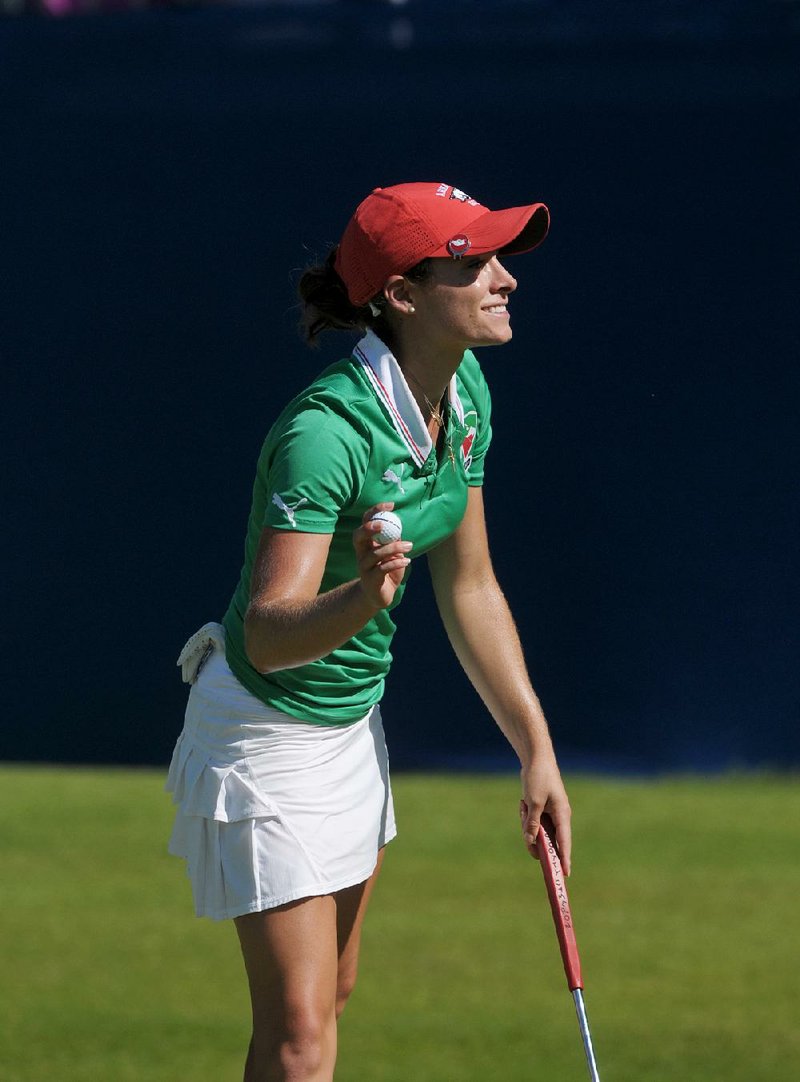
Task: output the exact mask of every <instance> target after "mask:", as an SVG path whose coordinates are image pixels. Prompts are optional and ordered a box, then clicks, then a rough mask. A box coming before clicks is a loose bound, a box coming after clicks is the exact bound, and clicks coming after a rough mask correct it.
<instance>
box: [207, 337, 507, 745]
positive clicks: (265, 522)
mask: <svg viewBox="0 0 800 1082" xmlns="http://www.w3.org/2000/svg"><path fill="white" fill-rule="evenodd" d="M446 402H447V411H446V441H445V445H444V447H443V449H442V450H441V451H439V452H438V453H437V451H436V448H435V447H434V446H433V445H432V443H431V439H430V436H429V434H428V431H427V428H426V426H425V423H424V421H423V418H422V414H421V413H420V411H419V408H418V406H417V404H416V402H415V400H414V398H413V396H412V394H411V392H410V390H409V388H408V385H407V383H406V381H405V379H404V377H403V373H402V371H401V369H400V366H399V365H398V363H397V361H396V360H395V358H394V357H393V356H392V354H391V353H390V352H389V350H388V349H387V347H386V346H385V345H384V344H383V343H382V342H381V340H380V339H379V338H378V337H377V336H376V335H375V334H373V333H372V332H368V333H367V335H366V336H365V338H363V339H362V340H361V341H360V342H359V344H358V345H357V346H356V348H355V350H354V352H353V354H352V356H351V357H348V358H347V359H345V360H342V361H339V362H338V363H337V364H334V365H332V366H331V367H330V368H327V369H326V370H325V371H324V372H322V373H321V374H320V376H319V377H318V378H317V379H316V380H315V381H314V383H312V384H311V386H310V387H308V388H307V389H306V390H305V391H303V392H302V393H301V394H299V395H298V396H297V397H296V398H294V399H293V400H292V401H291V402H290V403H289V405H288V406H287V407H286V409H285V410H284V411H283V413H281V415H280V416H279V417H278V419H277V421H276V422H275V424H274V425H273V426H272V429H271V430H270V432H269V434H268V436H267V438H266V440H265V442H264V446H263V448H262V451H261V454H260V456H259V460H258V467H257V472H256V479H255V484H254V486H253V501H252V507H251V511H250V518H249V522H248V527H247V537H246V540H245V559H244V566H243V568H242V574H241V578H240V580H239V585H238V587H237V589H236V592H235V593H234V595H233V598H232V600H231V603H230V606H229V607H228V611H227V612H226V614H225V617H224V619H223V624H224V626H225V631H226V635H227V648H226V654H227V660H228V664H229V665H230V667H231V669H232V671H233V672H234V674H235V675H236V677H237V678H238V679H239V681H240V682H241V683H242V684H243V685H244V686H245V687H246V688H247V689H248V690H249V691H251V692H252V693H253V694H254V695H255V696H256V697H257V698H259V699H260V700H261V701H262V702H264V703H266V704H267V705H268V706H271V707H273V708H275V709H276V710H281V711H283V712H284V713H286V714H290V715H292V716H293V717H296V718H298V719H300V720H303V721H308V722H314V723H317V724H320V725H341V724H347V723H349V722H352V721H357V720H358V719H359V718H362V717H364V715H365V714H367V713H368V712H369V709H370V707H372V706H373V705H374V704H375V703H376V702H378V701H379V700H380V698H381V695H382V694H383V687H384V681H385V678H386V674H387V673H388V671H389V666H390V664H391V660H392V656H391V653H390V651H389V647H390V644H391V641H392V636H393V635H394V632H395V624H394V621H393V620H392V617H391V615H390V611H389V610H388V609H384V610H382V611H381V612H379V613H378V614H377V615H376V616H375V617H374V618H373V619H371V620H370V621H369V622H368V623H367V624H366V625H365V626H364V627H363V628H362V629H361V631H359V632H358V634H356V635H354V636H353V638H351V639H349V640H348V641H347V642H346V643H344V644H343V645H342V646H340V647H339V648H338V649H336V650H334V651H333V652H332V653H331V654H328V655H327V656H326V657H323V658H320V659H319V660H318V661H313V662H310V663H309V664H307V665H301V666H299V667H298V668H295V669H282V670H279V671H277V672H271V673H268V674H266V675H264V674H261V673H259V672H257V671H256V670H255V669H254V668H253V666H252V665H251V664H250V662H249V661H248V660H247V656H246V654H245V651H244V634H243V621H244V614H245V611H246V610H247V605H248V602H249V598H250V578H251V572H252V567H253V561H254V559H255V555H256V551H257V549H258V544H259V540H260V537H261V532H262V530H263V528H264V527H265V526H271V527H273V528H275V529H279V530H290V531H291V530H296V531H297V532H299V533H326V534H331V535H332V538H331V545H330V550H329V553H328V559H327V562H326V565H325V572H324V575H323V579H322V584H321V586H320V592H321V593H324V592H326V591H327V590H330V589H332V588H333V587H335V586H339V585H341V584H342V583H344V582H350V581H352V580H353V579H355V578H357V577H358V568H357V566H356V559H355V551H354V549H353V541H352V534H353V531H354V530H356V529H357V528H358V527H359V526H360V525H361V520H362V517H363V515H364V512H365V511H367V510H368V509H369V508H370V507H372V506H373V504H376V503H381V502H384V501H389V500H391V501H393V502H394V505H395V506H394V510H395V513H396V514H398V515H399V516H400V518H401V520H402V523H403V537H404V538H405V539H407V540H409V541H413V542H414V548H413V549H412V550H411V553H410V555H411V557H412V558H413V559H416V558H417V557H419V556H422V555H423V554H424V553H425V552H427V551H428V550H429V549H431V548H433V547H434V546H435V545H438V544H439V543H440V542H441V541H443V540H444V539H445V538H446V537H448V536H449V535H450V534H451V533H452V532H453V531H454V530H455V529H456V527H457V526H458V525H459V523H460V522H461V520H462V518H463V517H464V512H465V510H466V505H467V489H468V487H469V486H471V485H481V484H482V483H483V464H484V456H485V454H486V450H487V448H488V446H489V442H490V440H491V425H490V411H491V403H490V398H489V391H488V388H487V386H486V381H485V379H484V377H483V373H482V372H481V369H480V366H479V364H478V362H477V360H476V359H475V357H474V355H473V354H472V353H471V352H469V351H468V352H466V353H465V354H464V358H463V360H462V362H461V364H460V365H459V367H458V370H457V371H456V373H455V375H454V377H453V379H452V381H451V383H450V386H449V388H448V393H447V396H446ZM410 570H411V567H409V568H408V570H407V572H406V575H405V578H404V581H403V583H402V584H401V586H400V587H399V588H398V590H397V592H396V593H395V596H394V601H393V603H392V606H391V608H394V607H395V606H396V605H398V604H399V603H400V601H401V600H402V597H403V594H404V592H405V588H406V583H407V581H408V576H409V572H410Z"/></svg>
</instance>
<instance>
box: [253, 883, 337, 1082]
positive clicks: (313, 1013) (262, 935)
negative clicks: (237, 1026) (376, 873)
mask: <svg viewBox="0 0 800 1082" xmlns="http://www.w3.org/2000/svg"><path fill="white" fill-rule="evenodd" d="M235 924H236V930H237V932H238V934H239V942H240V944H241V947H242V955H243V957H244V963H245V968H246V970H247V978H248V982H249V985H250V998H251V1001H252V1005H253V1038H252V1041H251V1044H250V1050H249V1052H248V1057H247V1065H246V1068H245V1076H244V1079H245V1082H332V1079H333V1069H334V1065H335V1063H336V1014H335V1004H336V975H337V970H338V957H337V938H336V902H335V900H334V898H333V896H332V895H327V896H322V897H319V898H303V899H301V900H299V901H296V902H290V903H289V904H288V905H283V906H279V907H277V908H276V909H269V910H266V911H265V912H263V913H250V914H248V915H246V916H244V917H237V918H236V921H235Z"/></svg>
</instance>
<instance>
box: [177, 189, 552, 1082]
mask: <svg viewBox="0 0 800 1082" xmlns="http://www.w3.org/2000/svg"><path fill="white" fill-rule="evenodd" d="M548 225H549V214H548V211H547V208H546V207H545V206H544V205H543V204H541V203H533V204H531V205H529V206H524V207H514V208H511V209H508V210H501V211H490V210H487V208H486V207H484V206H482V205H481V204H480V203H478V202H476V201H475V200H474V199H472V198H470V197H469V196H468V195H466V194H465V193H464V192H462V191H460V190H459V189H457V188H453V187H451V186H450V185H448V184H436V183H431V184H427V183H420V184H400V185H397V186H395V187H391V188H377V189H376V190H375V191H373V192H372V193H371V194H370V195H368V196H367V198H366V199H365V200H364V201H363V202H362V203H361V204H360V206H359V207H358V209H357V210H356V212H355V214H354V215H353V217H352V219H351V220H350V222H349V223H348V225H347V228H346V229H345V231H344V235H343V236H342V239H341V243H340V244H339V245H337V246H336V248H334V250H333V251H332V252H331V253H330V255H329V257H328V259H327V260H326V262H325V263H324V264H322V265H320V266H317V267H314V268H312V269H310V270H308V271H306V273H305V274H304V275H303V276H302V278H301V280H300V284H299V292H300V297H301V301H302V305H303V313H304V321H305V326H306V331H307V336H308V339H309V341H313V340H314V339H316V337H317V335H319V334H320V332H322V331H324V330H326V329H327V328H337V329H342V328H347V329H351V330H353V331H357V332H358V333H359V335H360V336H361V337H360V341H359V342H358V344H357V345H356V346H355V348H354V350H353V353H352V355H351V356H349V357H347V358H346V359H345V360H341V361H339V362H338V363H337V364H334V365H332V366H331V367H329V368H327V369H326V370H325V371H324V372H323V373H322V374H321V375H320V376H319V378H318V379H316V380H315V381H314V383H312V384H311V386H310V387H309V388H308V389H307V390H305V391H303V392H302V393H301V394H299V395H298V396H297V397H296V398H295V399H294V400H293V401H291V402H290V403H289V404H288V406H287V407H286V408H285V409H284V411H283V413H281V415H280V416H279V417H278V419H277V421H276V422H275V424H274V425H273V427H272V429H271V431H270V432H269V434H268V436H267V439H266V442H265V443H264V447H263V450H262V452H261V455H260V458H259V461H258V468H257V473H256V480H255V485H254V489H253V503H252V509H251V513H250V519H249V524H248V529H247V537H246V543H245V561H244V567H243V569H242V575H241V579H240V581H239V585H238V587H237V589H236V592H235V593H234V595H233V599H232V601H231V604H230V607H229V608H228V611H227V613H226V614H225V617H224V619H223V622H222V625H219V624H208V625H206V627H204V628H202V629H201V630H200V631H199V632H197V633H196V634H195V635H194V636H193V637H192V638H191V639H190V640H189V642H188V643H187V645H186V647H185V648H184V651H183V652H182V654H181V657H180V664H181V665H182V667H183V673H184V678H185V679H186V680H187V682H189V683H191V685H192V687H191V691H190V694H189V703H188V707H187V712H186V723H185V726H184V730H183V732H182V734H181V736H180V738H179V740H178V743H177V746H176V749H175V753H174V756H173V760H172V765H171V767H170V775H169V782H168V787H169V788H170V790H171V791H172V792H173V793H174V797H175V802H176V803H177V804H178V810H177V815H176V821H175V827H174V831H173V834H172V838H171V841H170V850H171V852H173V853H175V854H177V855H179V856H181V857H184V858H186V860H187V864H188V872H189V876H190V878H191V882H192V888H193V894H194V900H195V908H196V911H197V913H198V915H204V916H209V917H212V918H215V919H223V918H233V919H234V921H235V924H236V929H237V932H238V934H239V940H240V943H241V949H242V953H243V956H244V963H245V967H246V970H247V976H248V980H249V985H250V994H251V998H252V1007H253V1035H252V1040H251V1043H250V1049H249V1053H248V1056H247V1064H246V1067H245V1073H244V1078H245V1082H268V1080H269V1082H273V1080H274V1082H277V1080H291V1082H301V1080H302V1082H330V1080H331V1079H332V1078H333V1072H334V1065H335V1061H336V1020H337V1018H338V1016H339V1014H340V1013H341V1011H342V1009H343V1008H344V1005H345V1003H346V1001H347V998H348V996H349V994H350V992H351V991H352V989H353V985H354V982H355V977H356V968H357V963H358V950H359V940H360V935H361V926H362V922H363V920H364V913H365V910H366V907H367V903H368V900H369V896H370V891H371V889H372V887H373V885H374V883H375V879H376V876H377V875H378V870H379V868H380V864H381V858H382V856H383V851H384V847H385V846H386V843H387V842H389V841H390V840H391V839H392V838H393V837H394V834H395V823H394V814H393V808H392V794H391V788H390V783H389V768H388V758H387V754H386V745H385V742H384V736H383V729H382V725H381V717H380V708H379V703H380V699H381V695H382V693H383V687H384V680H385V678H386V675H387V672H388V669H389V663H390V654H389V646H390V643H391V639H392V635H393V633H394V630H395V627H394V623H393V622H392V617H391V610H392V609H393V608H394V606H395V605H397V604H398V603H399V602H400V600H401V598H402V595H403V591H404V589H405V585H406V580H407V578H408V575H409V571H410V566H411V560H412V558H413V557H418V556H421V555H422V554H423V553H425V554H427V557H428V564H429V567H430V573H431V578H432V581H433V587H434V591H435V595H436V601H437V604H438V608H439V611H440V613H441V616H442V620H443V622H444V626H445V628H446V630H447V634H448V636H449V638H450V641H451V643H452V645H453V649H454V650H455V652H456V655H457V656H458V659H459V661H460V662H461V664H462V666H463V667H464V669H465V671H466V672H467V675H468V676H469V678H470V680H471V681H472V683H473V685H474V686H475V688H476V690H477V691H478V692H479V694H480V695H481V697H482V699H483V701H484V703H485V704H486V706H487V708H488V710H489V711H490V713H491V714H492V716H493V717H494V719H495V721H496V722H497V724H498V725H499V726H500V728H501V730H502V731H503V733H504V734H505V735H506V737H507V738H508V740H509V742H510V743H511V745H512V746H513V748H514V750H515V752H516V753H517V755H518V757H519V761H520V764H521V780H522V800H521V802H520V810H521V820H522V831H523V835H524V838H525V842H526V844H527V846H528V849H529V850H530V852H531V853H532V854H534V855H536V847H535V838H536V835H537V830H538V823H539V818H540V816H541V814H542V813H543V812H545V811H547V812H548V813H549V814H550V816H551V817H552V820H553V823H554V825H555V829H556V838H557V844H558V846H559V849H560V852H561V857H562V861H563V863H564V865H565V867H566V869H567V870H568V869H569V854H570V809H569V803H568V800H567V796H566V793H565V791H564V786H563V784H562V781H561V777H560V774H559V770H558V766H557V764H556V759H555V756H554V753H553V748H552V745H551V742H550V737H549V735H548V730H547V725H546V722H545V719H544V716H543V714H542V711H541V708H540V706H539V702H538V700H537V698H536V695H535V693H534V691H533V689H532V687H531V684H530V681H529V679H528V675H527V672H526V669H525V663H524V661H523V657H522V652H521V649H520V645H519V640H518V637H517V633H516V630H515V627H514V623H513V620H512V618H511V615H510V612H509V609H508V606H507V604H506V601H505V598H504V597H503V594H502V592H501V590H500V588H499V586H498V584H497V581H496V580H495V577H494V574H493V571H492V564H491V560H490V558H489V548H488V544H487V538H486V527H485V523H484V513H483V499H482V493H481V485H482V483H483V469H484V458H485V456H486V452H487V449H488V447H489V442H490V439H491V426H490V398H489V392H488V390H487V386H486V382H485V380H484V377H483V374H482V372H481V369H480V366H479V365H478V362H477V360H476V359H475V357H474V356H473V354H472V353H471V352H470V350H471V349H472V348H473V347H476V346H496V345H502V344H503V343H504V342H507V341H508V340H509V339H510V338H511V325H510V321H509V310H508V306H509V299H510V297H511V294H512V293H513V292H514V290H515V289H516V285H517V283H516V281H515V280H514V278H513V277H512V275H511V274H510V273H509V272H508V270H507V269H506V267H505V265H504V259H505V257H506V256H507V255H513V254H516V253H519V252H525V251H529V250H530V249H532V248H535V247H536V246H537V245H538V244H539V243H540V242H541V241H542V240H543V239H544V237H545V234H546V233H547V229H548ZM388 510H391V511H393V512H394V514H396V515H397V516H398V517H399V518H400V520H401V523H402V538H401V539H400V540H392V541H390V542H389V543H381V542H379V541H378V540H377V534H378V533H379V531H380V529H381V524H380V522H376V521H371V518H372V516H373V515H375V514H376V513H377V512H379V511H388ZM476 614H480V619H479V620H476V618H475V617H476ZM413 706H414V703H413V700H412V701H410V702H409V708H410V709H413Z"/></svg>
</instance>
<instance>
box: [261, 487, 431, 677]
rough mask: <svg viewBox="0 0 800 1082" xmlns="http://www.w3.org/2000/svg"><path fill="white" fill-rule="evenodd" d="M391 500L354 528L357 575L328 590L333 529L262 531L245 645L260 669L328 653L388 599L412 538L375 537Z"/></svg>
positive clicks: (300, 662) (287, 666)
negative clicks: (379, 514)
mask: <svg viewBox="0 0 800 1082" xmlns="http://www.w3.org/2000/svg"><path fill="white" fill-rule="evenodd" d="M393 506H394V505H393V504H391V503H386V504H376V506H375V507H371V508H370V509H369V511H367V512H366V514H365V515H364V521H363V523H362V525H361V526H360V527H359V529H357V530H356V531H355V533H354V534H353V546H354V548H355V550H356V557H357V561H358V568H359V577H358V578H357V579H353V580H352V581H351V582H347V583H344V584H343V585H341V586H337V587H336V588H335V589H333V590H328V591H326V592H325V593H323V594H321V593H320V592H319V588H320V584H321V582H322V575H323V572H324V570H325V561H326V560H327V557H328V549H329V548H330V543H331V535H330V534H312V533H299V532H294V531H291V532H289V531H287V530H274V529H271V528H270V527H266V528H265V529H264V531H263V532H262V534H261V541H260V543H259V548H258V553H257V554H256V559H255V562H254V564H253V575H252V579H251V586H250V604H249V605H248V608H247V612H246V613H245V618H244V642H245V650H246V652H247V657H248V660H249V661H250V664H251V665H252V666H253V667H254V668H255V669H257V670H258V672H261V673H268V672H274V671H275V670H277V669H294V668H297V666H298V665H305V664H307V663H308V662H310V661H316V660H317V659H318V658H321V657H325V656H326V654H329V653H331V651H332V650H335V649H336V648H337V647H339V646H341V645H342V644H343V643H345V642H347V640H348V639H350V638H352V637H353V635H355V634H356V633H357V632H359V631H360V630H361V628H362V627H364V625H365V624H366V623H367V622H368V621H369V620H371V619H372V617H373V616H375V614H376V613H377V612H379V611H380V610H381V609H383V608H386V606H387V605H389V604H390V603H391V601H392V598H393V597H394V594H395V591H396V590H397V587H398V586H399V585H400V583H401V582H402V580H403V574H404V573H405V569H406V566H407V565H408V563H409V560H408V558H407V556H406V553H407V552H408V551H409V550H410V549H411V543H410V542H408V541H395V542H392V543H391V544H389V545H382V546H378V545H377V543H376V542H375V541H374V540H373V536H374V534H375V533H376V532H377V531H378V530H380V525H379V524H377V523H371V522H367V519H368V518H369V517H370V515H372V514H374V513H375V511H377V510H384V511H388V510H391V508H392V507H393Z"/></svg>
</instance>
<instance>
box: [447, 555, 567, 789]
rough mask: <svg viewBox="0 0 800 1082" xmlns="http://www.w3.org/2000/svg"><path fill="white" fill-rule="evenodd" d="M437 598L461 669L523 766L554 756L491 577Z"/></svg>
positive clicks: (511, 623) (505, 609)
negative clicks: (538, 759)
mask: <svg viewBox="0 0 800 1082" xmlns="http://www.w3.org/2000/svg"><path fill="white" fill-rule="evenodd" d="M437 602H438V605H439V611H440V613H441V616H442V621H443V623H444V626H445V629H446V631H447V634H448V637H449V639H450V642H451V644H452V646H453V650H454V651H455V653H456V656H457V657H458V660H459V661H460V663H461V666H462V668H463V669H464V671H465V673H466V674H467V676H468V677H469V680H470V682H471V683H472V685H473V687H474V688H475V690H476V691H477V692H478V694H479V695H480V697H481V699H482V700H483V702H484V704H485V705H486V708H487V709H488V711H489V712H490V714H491V715H492V717H493V718H494V720H495V721H496V722H497V725H498V726H499V728H500V730H501V731H502V732H503V734H504V735H505V737H506V739H507V740H508V741H509V743H510V744H511V746H512V747H513V748H514V751H515V752H516V753H517V756H518V757H519V760H520V763H521V765H522V767H523V768H525V767H526V766H528V765H529V764H530V763H532V762H533V760H534V759H535V758H537V757H539V756H541V755H542V754H545V753H546V754H549V755H552V753H553V747H552V742H551V740H550V734H549V731H548V727H547V722H546V720H545V717H544V712H543V711H542V707H541V704H540V702H539V699H538V697H537V695H536V692H535V691H534V689H533V687H532V686H531V682H530V678H529V676H528V671H527V667H526V665H525V659H524V656H523V653H522V646H521V644H520V640H519V635H518V634H517V629H516V625H515V624H514V620H513V617H512V615H511V612H510V610H509V607H508V603H507V602H506V599H505V597H504V595H503V592H502V590H501V589H500V586H499V585H498V583H497V580H496V579H495V578H494V576H493V575H491V576H487V578H486V579H485V580H484V581H483V582H481V583H480V584H479V585H475V586H473V587H471V588H469V589H467V590H463V591H461V590H458V589H455V590H453V591H452V592H448V593H446V594H445V593H444V592H437ZM476 613H479V614H480V618H479V619H476V616H475V614H476Z"/></svg>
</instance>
